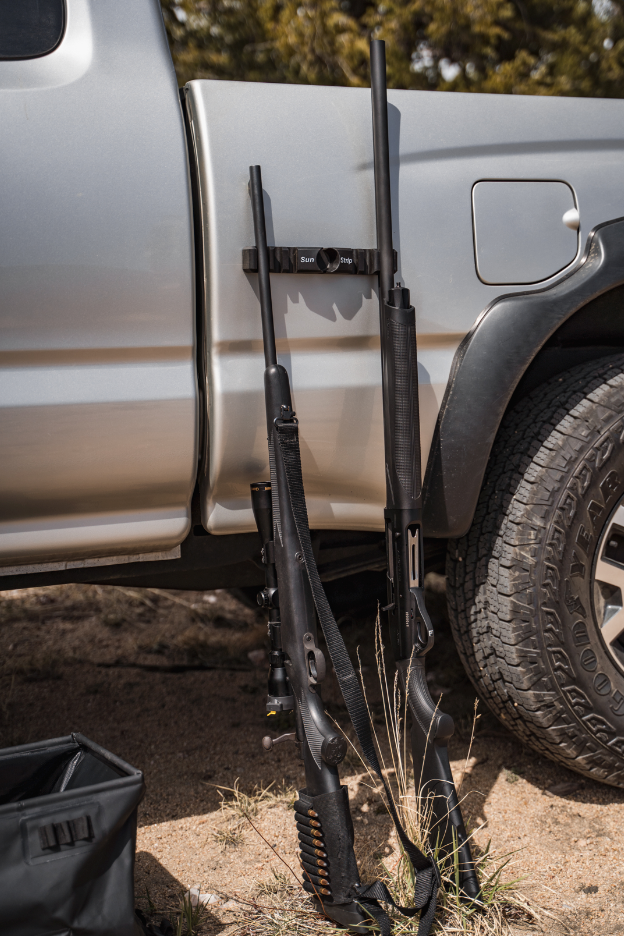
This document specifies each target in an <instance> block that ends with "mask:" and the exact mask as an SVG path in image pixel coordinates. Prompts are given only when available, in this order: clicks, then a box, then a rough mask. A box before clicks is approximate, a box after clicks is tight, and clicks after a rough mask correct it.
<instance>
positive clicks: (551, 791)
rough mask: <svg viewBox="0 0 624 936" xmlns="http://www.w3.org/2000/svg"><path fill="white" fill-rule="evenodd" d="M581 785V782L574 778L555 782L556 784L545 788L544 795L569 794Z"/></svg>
mask: <svg viewBox="0 0 624 936" xmlns="http://www.w3.org/2000/svg"><path fill="white" fill-rule="evenodd" d="M580 785H581V784H580V783H575V782H574V781H573V780H572V781H569V782H567V783H555V785H554V786H551V787H548V789H547V790H544V796H567V795H568V793H574V792H575V791H576V790H578V789H579V787H580Z"/></svg>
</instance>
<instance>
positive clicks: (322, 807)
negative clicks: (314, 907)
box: [295, 786, 360, 904]
mask: <svg viewBox="0 0 624 936" xmlns="http://www.w3.org/2000/svg"><path fill="white" fill-rule="evenodd" d="M295 808H296V810H297V812H296V816H297V818H298V819H299V818H303V816H302V814H303V813H308V816H309V815H310V814H309V812H308V810H313V813H314V814H315V815H316V817H317V818H315V819H313V818H312V817H311V816H310V818H308V819H307V821H308V822H315V823H318V824H320V827H321V828H320V829H319V830H315V831H320V832H321V833H322V835H323V842H324V847H323V850H322V852H323V854H324V855H325V857H324V858H320V857H318V855H315V854H310V852H314V848H311V847H310V845H309V841H306V838H307V836H306V835H305V832H303V831H302V830H304V829H306V826H303V825H302V823H301V822H298V823H297V829H298V830H299V844H300V847H301V852H300V860H301V865H302V867H303V869H304V887H305V889H306V890H308V891H309V892H310V893H313V889H312V886H311V885H312V884H315V885H319V886H320V887H325V888H329V890H330V891H331V898H332V901H331V902H332V903H342V904H346V903H352V902H353V901H354V900H357V899H358V898H357V891H356V888H357V887H358V886H359V883H360V876H359V874H358V869H357V864H356V861H355V855H354V852H353V823H352V821H351V813H350V811H349V794H348V790H347V787H345V786H342V787H340V789H339V790H336V791H335V792H333V793H321V794H320V795H319V796H314V797H312V796H310V797H309V796H308V795H307V794H306V792H305V790H302V791H301V792H300V793H299V801H298V802H297V803H295ZM317 851H318V849H317ZM318 862H322V864H319V863H318ZM306 884H307V885H308V886H307V887H306Z"/></svg>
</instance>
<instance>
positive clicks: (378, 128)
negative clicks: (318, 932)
mask: <svg viewBox="0 0 624 936" xmlns="http://www.w3.org/2000/svg"><path fill="white" fill-rule="evenodd" d="M371 94H372V107H373V149H374V165H375V213H376V220H377V248H378V251H379V257H380V267H379V313H380V336H381V363H382V381H383V424H384V449H385V465H386V509H385V511H384V518H385V528H386V557H387V585H388V603H387V605H386V607H385V608H384V610H385V611H387V612H388V624H389V630H390V640H391V644H392V651H393V654H394V658H395V661H396V665H397V669H398V671H399V676H400V679H401V683H402V686H403V691H404V692H406V693H407V699H408V702H409V708H410V712H411V716H412V729H411V738H412V755H413V762H414V776H415V778H416V783H418V778H419V777H420V796H421V797H422V798H423V799H424V800H428V801H429V805H430V807H431V815H432V821H431V825H430V830H429V840H430V846H431V847H435V846H436V845H437V847H438V849H439V852H440V853H442V854H443V855H447V856H453V859H454V860H456V862H457V866H458V870H459V877H460V887H461V889H462V891H463V892H464V895H465V896H466V897H468V898H471V899H474V898H478V896H479V892H480V889H479V884H478V881H477V876H476V873H475V869H474V863H473V860H472V856H471V853H470V845H469V842H468V841H467V838H468V837H467V835H466V828H465V826H464V821H463V818H462V814H461V809H460V806H459V803H458V800H457V792H456V790H455V784H454V782H453V775H452V773H451V768H450V765H449V759H448V747H447V745H448V740H449V738H450V737H451V735H452V734H453V728H454V726H453V719H452V718H451V717H450V716H449V715H445V714H444V713H443V712H441V711H440V710H439V708H437V707H436V705H435V704H434V702H433V700H432V698H431V695H430V694H429V689H428V687H427V681H426V679H425V655H426V653H427V652H428V651H429V650H430V649H431V647H432V646H433V639H434V634H433V627H432V625H431V620H430V618H429V615H428V613H427V608H426V606H425V598H424V588H423V578H424V563H423V548H422V546H423V543H422V494H423V491H422V480H421V457H420V419H419V400H418V359H417V351H416V312H415V309H414V306H413V305H412V304H411V302H410V292H409V289H406V288H405V287H402V286H400V285H395V282H394V258H393V249H392V205H391V196H390V153H389V143H388V100H387V89H386V51H385V43H384V42H383V41H381V40H378V39H377V40H373V41H372V42H371Z"/></svg>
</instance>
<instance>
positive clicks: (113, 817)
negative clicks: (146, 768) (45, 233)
mask: <svg viewBox="0 0 624 936" xmlns="http://www.w3.org/2000/svg"><path fill="white" fill-rule="evenodd" d="M144 788H145V784H144V781H143V774H142V773H141V771H140V770H136V769H135V768H134V767H130V766H129V764H126V763H125V762H124V761H122V760H120V758H118V757H115V756H114V755H113V754H110V753H109V752H108V751H105V750H104V749H103V748H101V747H99V745H97V744H94V743H93V742H92V741H89V740H88V739H87V738H85V737H83V736H82V735H80V734H73V735H70V736H68V737H66V738H55V739H54V740H52V741H40V742H39V743H37V744H24V745H21V746H20V747H14V748H5V749H4V750H0V933H1V934H2V936H70V934H71V936H138V934H139V933H140V932H141V929H140V927H138V926H137V924H136V922H135V917H134V893H133V890H134V855H135V849H136V826H137V806H138V805H139V803H140V801H141V798H142V796H143V792H144Z"/></svg>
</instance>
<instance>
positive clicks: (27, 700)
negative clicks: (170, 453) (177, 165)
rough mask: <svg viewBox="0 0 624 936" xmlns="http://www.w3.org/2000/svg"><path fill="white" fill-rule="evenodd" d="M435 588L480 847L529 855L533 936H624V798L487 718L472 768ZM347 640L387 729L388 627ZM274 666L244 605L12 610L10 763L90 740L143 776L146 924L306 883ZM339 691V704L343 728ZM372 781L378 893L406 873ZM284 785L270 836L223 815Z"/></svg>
mask: <svg viewBox="0 0 624 936" xmlns="http://www.w3.org/2000/svg"><path fill="white" fill-rule="evenodd" d="M428 584H429V589H428V604H429V607H430V610H431V611H432V616H433V617H434V623H435V625H436V632H437V643H436V647H435V648H434V650H433V651H432V653H431V656H430V661H429V679H430V685H431V690H432V694H433V695H434V697H435V696H436V694H437V695H439V694H440V693H442V695H443V703H442V706H443V708H444V709H445V710H446V711H448V712H449V713H450V714H451V715H452V716H453V718H454V719H455V723H456V726H457V730H456V735H455V738H454V739H453V742H452V745H451V759H452V767H453V771H454V775H455V778H456V782H457V781H459V780H460V778H462V777H463V781H462V795H464V796H466V799H465V801H464V811H465V815H466V818H467V820H468V821H467V824H468V825H469V827H470V828H471V829H477V830H478V831H477V832H476V834H475V840H476V841H477V843H478V844H480V845H481V846H482V847H485V845H486V844H487V842H488V840H491V848H492V850H493V851H494V852H495V853H496V854H498V855H503V854H507V853H513V856H512V861H511V864H510V866H509V867H508V868H507V869H506V871H505V874H506V875H507V877H508V878H510V879H511V878H513V879H516V878H524V880H523V881H522V883H521V885H520V889H521V890H522V892H523V893H524V894H525V895H527V896H528V897H529V899H530V900H531V901H533V902H534V904H535V905H536V906H539V907H542V908H545V909H546V911H547V914H550V915H546V914H542V915H541V919H540V922H539V923H538V924H535V925H534V926H532V927H531V931H532V932H544V933H548V934H559V933H566V932H567V933H572V934H574V936H577V934H578V936H615V934H624V861H623V858H622V836H621V829H622V803H623V802H624V791H623V790H616V789H612V788H610V787H607V786H604V785H602V784H599V783H594V782H591V781H587V780H583V779H582V778H581V777H579V776H577V775H576V774H572V773H570V772H569V771H567V770H565V769H564V768H562V767H559V766H556V765H555V764H552V763H550V762H549V761H547V760H544V759H543V758H540V757H539V756H538V755H536V754H535V753H533V752H532V751H531V750H529V749H526V748H524V747H523V746H522V745H521V744H520V743H519V742H518V741H517V740H516V739H515V738H514V737H513V736H512V735H510V734H509V733H508V732H506V731H505V729H504V728H503V727H502V726H501V725H500V724H499V723H498V722H497V721H496V720H495V719H494V718H493V717H492V716H490V715H489V714H488V713H487V712H486V711H485V710H484V709H483V707H480V711H481V712H482V715H481V717H480V718H479V719H478V721H477V723H476V725H477V727H476V736H475V740H474V743H473V746H472V751H471V752H470V757H469V759H468V761H467V762H466V758H467V754H468V746H469V740H470V734H471V728H472V721H473V706H474V701H475V693H474V690H473V688H472V686H471V684H470V683H469V681H468V679H467V677H466V676H465V674H464V672H463V669H462V666H461V663H460V661H459V659H458V657H457V654H456V652H455V648H454V645H453V642H452V639H451V636H450V632H449V629H448V621H447V619H446V614H445V603H444V580H443V579H442V578H441V577H440V576H429V577H428ZM339 623H340V625H341V629H342V632H343V634H344V636H345V639H346V640H347V643H348V645H349V647H350V649H351V651H352V653H355V650H356V648H357V647H359V648H360V654H361V658H362V663H363V671H364V678H365V681H366V685H367V691H368V692H369V695H370V699H371V704H372V709H373V712H374V714H375V723H376V726H377V727H378V728H380V726H381V724H382V722H383V719H382V716H381V707H380V696H379V691H378V683H377V673H376V667H375V660H374V643H373V641H374V613H373V612H371V613H370V614H368V615H367V616H362V615H361V614H360V615H354V614H353V615H345V616H343V618H342V619H341V621H340V622H339ZM265 651H266V623H265V618H264V615H263V613H261V612H260V611H257V610H255V609H253V608H250V607H248V606H246V605H245V604H243V603H241V602H240V601H239V600H237V599H236V598H235V597H233V596H232V595H231V594H230V593H228V592H206V593H200V592H193V593H189V592H157V591H155V590H149V589H137V590H133V589H120V588H115V587H112V586H111V587H100V586H88V585H82V586H77V585H71V586H55V587H52V588H41V589H31V590H28V591H14V592H3V593H0V747H8V746H12V745H15V744H22V743H25V742H28V741H37V740H41V739H44V738H52V737H57V736H60V735H65V734H68V733H69V732H70V731H81V732H82V733H83V734H85V735H87V737H89V738H92V739H93V740H94V741H97V742H98V743H99V744H101V745H103V746H104V747H106V748H108V749H109V750H111V751H113V752H114V753H116V754H118V755H120V756H121V757H123V758H124V759H125V760H127V761H128V762H130V763H131V764H132V765H133V766H136V767H139V768H140V769H141V770H143V771H144V773H145V778H146V783H147V794H146V797H145V799H144V801H143V803H142V804H141V806H140V809H139V834H138V849H137V851H138V855H137V867H136V895H137V905H138V906H140V907H142V908H143V909H144V910H146V911H147V910H149V909H150V908H152V909H153V908H154V907H155V908H156V909H157V910H158V911H162V912H168V911H171V908H177V907H178V904H179V899H180V897H181V895H182V894H183V893H184V892H185V891H186V890H187V889H188V888H189V887H194V886H200V887H201V891H202V892H209V893H216V894H219V895H223V896H224V897H225V898H226V899H229V900H236V899H237V898H239V899H246V898H248V897H249V895H251V894H253V893H254V891H255V889H257V886H258V882H262V881H267V880H270V879H271V877H272V874H273V871H274V870H275V871H280V872H284V873H285V874H287V875H288V874H289V873H290V872H289V871H288V869H287V868H286V866H285V864H284V862H285V863H286V864H287V865H289V866H290V867H291V868H293V869H295V870H296V869H297V867H298V865H297V861H296V857H295V851H296V835H295V826H294V822H293V818H292V809H291V803H292V801H293V799H294V791H295V790H296V789H297V788H298V787H301V786H303V785H304V779H303V771H302V769H301V766H300V762H299V761H298V759H297V756H296V749H295V746H294V745H293V744H290V743H283V744H281V745H279V746H277V747H276V748H274V750H273V751H271V752H270V753H266V752H265V751H264V750H263V748H262V746H261V738H262V736H263V735H264V734H266V733H271V734H273V735H277V734H281V733H282V732H283V731H288V730H290V724H289V722H288V718H287V717H286V716H281V717H280V719H281V720H280V719H278V720H277V722H276V720H275V719H267V717H266V715H265V710H264V702H265V699H264V696H265V692H266V653H265ZM249 654H251V656H249ZM332 680H333V677H331V678H330V679H328V680H327V682H326V684H325V686H324V697H325V699H326V702H327V708H328V711H329V712H330V714H331V715H333V716H334V717H335V718H336V719H337V720H338V721H339V722H340V723H341V724H342V725H343V726H344V725H346V723H347V718H346V711H345V709H344V706H343V704H342V702H341V699H340V696H339V690H338V687H337V685H336V684H335V683H334V682H333V681H332ZM269 722H272V723H271V724H269ZM362 770H363V768H362V766H361V764H359V762H358V760H357V757H355V756H354V755H353V754H349V755H348V757H347V761H346V762H345V767H344V769H343V776H344V778H345V782H346V783H348V785H349V788H350V794H351V801H352V805H353V811H354V817H355V827H356V838H357V853H358V858H359V861H360V864H361V866H362V870H363V877H364V878H365V877H366V876H367V874H372V873H374V866H375V863H376V861H377V860H378V858H379V857H380V856H381V857H383V856H386V857H387V856H390V858H391V857H392V854H393V853H394V851H395V844H394V843H395V839H394V833H393V832H392V830H391V827H390V825H389V821H388V818H387V815H385V814H384V812H383V811H382V810H380V809H379V805H380V800H379V798H378V797H377V796H376V795H375V794H373V793H372V792H371V789H370V787H369V786H368V785H367V781H366V778H365V777H364V775H363V773H362ZM270 784H273V787H272V788H271V791H270V793H269V794H266V795H265V796H264V797H260V799H258V798H256V799H255V801H254V803H253V806H252V807H251V814H252V816H253V818H252V821H253V824H254V826H255V827H256V829H257V831H256V830H255V829H254V828H252V826H251V823H250V822H249V821H248V820H246V819H244V818H241V817H240V815H239V814H237V813H236V812H235V811H234V810H232V809H230V810H223V809H222V808H220V806H221V802H222V800H221V796H220V792H219V786H222V787H228V788H233V787H235V786H237V787H238V789H239V790H240V791H241V792H242V793H244V794H251V793H253V791H254V789H255V790H256V791H257V790H258V789H261V788H266V787H268V786H269V785H270ZM259 833H261V834H259ZM261 836H264V839H266V842H265V841H264V840H263V838H262V837H261ZM269 846H273V848H274V849H275V852H277V853H278V855H279V857H277V856H276V854H275V852H274V851H272V850H271V848H270V847H269ZM281 859H283V861H282V860H281ZM232 907H234V909H230V908H232ZM236 919H237V915H236V908H235V906H234V905H233V904H231V903H230V904H226V905H225V908H224V907H223V906H217V907H215V908H214V909H211V910H210V913H209V914H208V916H207V917H206V919H205V921H204V925H203V927H202V932H206V933H209V932H210V933H217V932H219V933H220V932H224V933H226V932H228V931H230V930H231V928H232V926H233V925H234V921H235V920H236ZM526 929H527V927H526V926H525V927H524V930H523V929H522V927H521V928H520V930H519V932H520V931H526Z"/></svg>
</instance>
